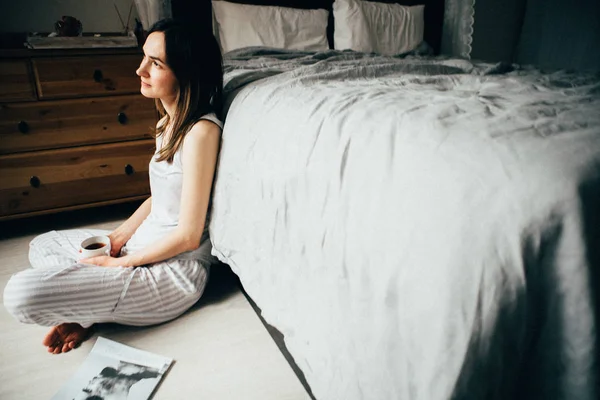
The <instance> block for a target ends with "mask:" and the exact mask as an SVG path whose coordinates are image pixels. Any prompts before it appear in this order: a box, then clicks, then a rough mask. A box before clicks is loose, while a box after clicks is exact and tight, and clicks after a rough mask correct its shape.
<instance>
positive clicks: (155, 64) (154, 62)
mask: <svg viewBox="0 0 600 400" xmlns="http://www.w3.org/2000/svg"><path fill="white" fill-rule="evenodd" d="M152 64H154V66H155V67H160V65H159V64H158V63H157V62H156V61H152Z"/></svg>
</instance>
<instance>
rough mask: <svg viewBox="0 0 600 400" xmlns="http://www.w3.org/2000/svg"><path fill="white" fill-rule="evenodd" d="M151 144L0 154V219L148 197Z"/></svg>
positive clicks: (130, 143) (140, 142)
mask: <svg viewBox="0 0 600 400" xmlns="http://www.w3.org/2000/svg"><path fill="white" fill-rule="evenodd" d="M153 151H154V141H153V140H138V141H134V142H127V143H114V144H106V145H97V146H89V147H80V148H74V149H61V150H47V151H38V152H31V153H24V154H12V155H5V156H0V218H2V217H6V216H10V215H14V214H19V213H27V212H32V211H37V210H47V209H53V208H60V207H68V206H74V205H79V204H85V203H90V202H100V201H107V200H114V199H119V198H125V197H132V196H140V195H146V194H149V193H150V185H149V181H148V163H149V161H150V158H151V157H152V154H153Z"/></svg>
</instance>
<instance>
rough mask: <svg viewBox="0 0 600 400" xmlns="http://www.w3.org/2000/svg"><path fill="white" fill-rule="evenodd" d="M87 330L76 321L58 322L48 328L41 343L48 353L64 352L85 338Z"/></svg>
mask: <svg viewBox="0 0 600 400" xmlns="http://www.w3.org/2000/svg"><path fill="white" fill-rule="evenodd" d="M89 330H90V328H84V327H83V326H81V325H79V324H77V323H64V324H60V325H57V326H55V327H53V328H52V329H50V332H48V334H47V335H46V337H45V338H44V340H43V342H42V343H43V345H44V346H46V347H48V352H49V353H53V354H60V353H66V352H67V351H70V350H71V349H74V348H75V347H77V346H79V345H80V344H81V342H83V341H84V340H85V339H87V335H88V332H89Z"/></svg>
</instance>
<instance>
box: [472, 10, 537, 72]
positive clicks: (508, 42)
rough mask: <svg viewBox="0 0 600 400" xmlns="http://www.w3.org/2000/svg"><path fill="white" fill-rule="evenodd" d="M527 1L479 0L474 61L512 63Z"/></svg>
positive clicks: (474, 26) (474, 41)
mask: <svg viewBox="0 0 600 400" xmlns="http://www.w3.org/2000/svg"><path fill="white" fill-rule="evenodd" d="M526 2H527V1H526V0H476V1H475V23H474V24H473V43H472V46H471V47H472V50H471V59H473V60H484V61H493V62H495V61H507V62H510V61H512V59H513V57H514V52H515V48H516V46H517V43H518V40H519V35H520V33H521V26H522V23H523V17H524V14H525V5H526Z"/></svg>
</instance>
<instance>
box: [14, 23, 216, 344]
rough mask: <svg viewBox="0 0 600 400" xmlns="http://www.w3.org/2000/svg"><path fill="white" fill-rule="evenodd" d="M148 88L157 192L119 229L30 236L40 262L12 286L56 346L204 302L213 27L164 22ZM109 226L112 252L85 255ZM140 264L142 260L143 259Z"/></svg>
mask: <svg viewBox="0 0 600 400" xmlns="http://www.w3.org/2000/svg"><path fill="white" fill-rule="evenodd" d="M143 50H144V58H143V60H142V62H141V64H140V67H139V68H138V70H137V71H136V72H137V75H138V76H139V77H140V79H141V93H142V94H143V95H144V96H145V97H148V98H153V99H155V101H156V106H157V108H158V110H159V113H160V115H161V117H162V118H161V119H160V120H159V121H158V124H157V127H156V152H155V154H154V156H153V158H152V160H151V161H150V170H149V171H150V172H149V174H150V187H151V197H150V198H149V199H147V200H146V201H145V202H144V203H143V204H142V205H141V206H140V207H139V208H138V209H137V211H136V212H135V213H134V214H133V215H132V216H131V217H130V218H129V219H128V220H127V221H125V222H124V223H123V224H122V225H121V226H119V227H118V228H117V229H115V230H114V231H113V232H112V233H109V232H102V231H97V230H68V231H60V232H56V231H52V232H48V233H46V234H43V235H40V236H38V237H36V238H35V239H34V240H33V241H32V242H31V244H30V254H29V259H30V261H31V264H32V268H30V269H28V270H26V271H23V272H20V273H18V274H16V275H14V276H13V277H12V278H11V279H10V280H9V282H8V284H7V286H6V288H5V290H4V304H5V306H6V308H7V309H8V311H9V312H10V313H11V314H12V315H14V316H15V317H16V318H17V319H18V320H20V321H22V322H25V323H36V324H39V325H46V326H53V328H52V329H50V331H49V332H48V334H47V335H46V337H45V338H44V340H43V344H44V345H45V346H47V348H48V351H49V352H51V353H54V354H58V353H63V352H67V351H69V350H71V349H73V348H75V347H76V346H78V345H79V344H80V343H81V342H82V341H83V340H85V338H86V336H87V334H88V330H89V329H90V327H91V326H92V325H93V324H95V323H99V322H116V323H120V324H124V325H136V326H143V325H151V324H157V323H161V322H165V321H168V320H171V319H173V318H176V317H177V316H179V315H181V314H182V313H183V312H184V311H186V310H187V309H188V308H189V307H191V306H192V305H193V304H194V303H196V302H197V301H198V299H199V298H200V296H201V295H202V292H203V291H204V287H205V285H206V281H207V278H208V273H209V267H210V264H211V263H212V262H213V260H214V258H212V256H211V255H210V251H211V245H210V240H209V238H208V232H207V225H208V215H207V213H208V211H209V202H210V194H211V188H212V182H213V176H214V172H215V166H216V162H217V154H218V149H219V143H220V136H221V127H222V126H221V122H220V121H219V119H218V118H217V116H216V114H217V113H218V112H219V111H220V110H219V108H220V104H221V93H222V87H223V72H222V59H221V53H220V50H219V46H218V44H217V42H216V40H215V38H214V37H213V36H212V34H210V33H208V32H206V33H205V32H194V31H192V30H190V29H188V28H186V27H185V26H184V25H182V24H180V23H179V22H177V21H174V20H170V19H168V20H162V21H159V22H157V23H156V24H155V25H154V26H153V27H152V28H151V29H150V31H149V34H148V37H147V39H146V42H145V44H144V47H143ZM100 234H105V235H106V234H108V236H109V238H110V242H111V254H110V256H100V257H93V258H89V259H82V260H78V258H79V257H78V254H79V253H78V251H79V245H80V243H81V242H82V240H84V239H85V238H87V237H89V236H93V235H100ZM136 267H137V268H136Z"/></svg>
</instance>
